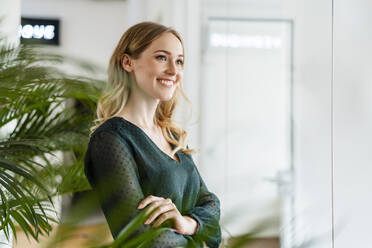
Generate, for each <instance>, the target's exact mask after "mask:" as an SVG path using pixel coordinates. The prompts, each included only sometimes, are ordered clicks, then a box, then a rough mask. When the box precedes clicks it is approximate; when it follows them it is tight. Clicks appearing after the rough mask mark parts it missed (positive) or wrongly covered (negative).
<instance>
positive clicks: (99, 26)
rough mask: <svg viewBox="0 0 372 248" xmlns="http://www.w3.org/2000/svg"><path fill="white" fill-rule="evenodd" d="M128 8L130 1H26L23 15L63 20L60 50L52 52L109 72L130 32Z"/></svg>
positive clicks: (22, 8) (24, 1) (22, 10)
mask: <svg viewBox="0 0 372 248" xmlns="http://www.w3.org/2000/svg"><path fill="white" fill-rule="evenodd" d="M127 5H128V2H126V1H90V0H75V1H72V0H69V1H60V0H50V1H46V0H22V6H21V15H22V16H23V17H40V18H58V19H60V28H61V34H60V46H58V47H50V48H51V49H52V50H53V51H57V52H59V53H62V54H64V55H68V56H73V57H75V58H79V59H83V60H87V61H89V62H91V63H94V64H97V65H99V66H101V67H103V68H106V67H107V64H108V61H109V59H110V56H111V54H112V52H113V50H114V48H115V46H116V44H117V42H118V41H119V39H120V37H121V35H122V33H123V32H124V31H125V30H126V29H127V28H128V26H127V23H128V20H127V18H128V17H127V15H128V8H127Z"/></svg>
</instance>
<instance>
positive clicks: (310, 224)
mask: <svg viewBox="0 0 372 248" xmlns="http://www.w3.org/2000/svg"><path fill="white" fill-rule="evenodd" d="M295 6H296V19H295V44H294V45H295V62H294V76H295V77H294V144H295V146H294V170H295V177H294V186H295V188H294V189H295V216H294V218H295V219H294V221H295V243H296V244H304V243H307V242H310V244H312V245H311V247H327V248H328V247H331V244H332V237H331V231H332V219H331V218H332V209H331V207H332V204H331V197H332V195H331V187H332V181H331V176H332V174H331V162H332V150H331V145H332V144H331V134H332V133H331V124H332V123H331V117H332V113H331V93H332V88H331V80H332V2H331V1H323V0H314V1H311V2H310V1H306V0H304V1H297V2H296V5H295ZM314 13H317V14H316V16H315V15H314Z"/></svg>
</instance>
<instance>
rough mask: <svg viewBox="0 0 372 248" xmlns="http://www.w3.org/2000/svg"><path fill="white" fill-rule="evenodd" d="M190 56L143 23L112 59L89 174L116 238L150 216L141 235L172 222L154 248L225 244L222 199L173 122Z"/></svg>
mask: <svg viewBox="0 0 372 248" xmlns="http://www.w3.org/2000/svg"><path fill="white" fill-rule="evenodd" d="M183 54H184V49H183V44H182V40H181V38H180V36H179V34H178V33H177V32H176V31H175V30H173V29H170V28H167V27H165V26H162V25H160V24H156V23H152V22H143V23H139V24H137V25H134V26H132V27H131V28H129V29H128V30H127V31H126V32H125V33H124V35H123V36H122V37H121V39H120V41H119V44H118V45H117V47H116V49H115V51H114V53H113V55H112V57H111V59H110V64H109V79H108V81H109V84H108V86H109V87H108V89H107V90H106V92H105V93H104V94H103V95H102V97H101V98H100V100H99V102H98V107H97V115H98V119H97V125H96V126H95V127H93V130H94V132H93V134H92V136H91V139H90V142H89V147H88V150H87V153H86V156H85V174H86V176H87V178H88V180H89V182H90V184H91V186H92V188H93V190H94V191H95V192H96V193H97V195H98V198H99V201H100V204H101V207H102V210H103V212H104V214H105V217H106V219H107V222H108V224H109V227H110V229H111V232H112V234H113V236H114V238H116V237H117V235H118V233H119V232H120V230H121V229H122V228H123V227H124V226H125V225H126V224H128V223H129V222H130V220H131V219H132V218H133V217H135V216H136V215H138V213H139V212H140V211H146V213H151V212H152V214H151V215H150V216H149V217H148V219H147V220H146V221H145V223H144V224H143V225H142V226H141V227H140V228H139V230H138V232H137V233H141V232H145V231H146V230H149V228H151V227H158V226H160V225H164V224H165V222H166V221H167V222H169V221H171V223H172V226H171V227H172V228H168V229H167V231H165V232H163V233H161V234H160V235H159V236H158V237H156V238H155V239H154V240H153V242H152V243H151V247H177V246H186V245H188V246H190V245H191V246H196V247H199V246H201V245H202V243H205V244H206V245H207V246H208V247H218V245H219V243H220V242H221V232H220V227H219V217H220V209H219V200H218V198H217V197H216V196H215V195H214V194H212V193H210V192H209V191H208V189H207V187H206V186H205V184H204V182H203V180H202V178H201V177H200V175H199V172H198V171H197V169H196V167H195V164H194V163H193V160H192V158H191V156H190V155H189V154H190V153H191V152H192V150H190V149H189V148H188V147H187V145H186V132H185V131H184V130H183V129H181V128H180V127H178V126H177V125H176V124H175V123H174V122H173V120H172V116H173V113H174V109H175V107H176V105H177V99H178V98H179V96H180V95H183V91H182V75H183V63H184V55H183ZM144 209H145V210H144Z"/></svg>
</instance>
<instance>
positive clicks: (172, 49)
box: [146, 32, 183, 56]
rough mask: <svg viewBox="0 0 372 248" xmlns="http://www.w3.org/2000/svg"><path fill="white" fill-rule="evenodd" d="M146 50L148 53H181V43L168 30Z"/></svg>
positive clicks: (178, 54)
mask: <svg viewBox="0 0 372 248" xmlns="http://www.w3.org/2000/svg"><path fill="white" fill-rule="evenodd" d="M146 50H148V52H150V53H154V52H162V51H166V52H169V53H171V54H172V55H174V56H180V55H183V46H182V43H181V42H180V40H179V39H178V38H177V37H176V36H175V35H174V34H172V33H169V32H168V33H164V34H162V35H160V36H159V37H158V38H157V39H155V40H154V41H153V42H152V43H151V44H150V46H149V47H148V48H147V49H146Z"/></svg>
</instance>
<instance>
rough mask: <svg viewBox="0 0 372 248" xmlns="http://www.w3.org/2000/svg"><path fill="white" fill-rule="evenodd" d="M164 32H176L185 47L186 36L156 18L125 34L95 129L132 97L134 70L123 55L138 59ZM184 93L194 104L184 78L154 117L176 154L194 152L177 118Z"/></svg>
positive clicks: (113, 59)
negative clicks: (125, 66) (128, 68)
mask: <svg viewBox="0 0 372 248" xmlns="http://www.w3.org/2000/svg"><path fill="white" fill-rule="evenodd" d="M164 33H172V34H173V35H174V36H176V37H177V38H178V40H179V41H180V42H181V44H182V47H183V42H182V39H181V37H180V35H179V34H178V32H177V31H175V30H174V29H172V28H169V27H165V26H163V25H161V24H158V23H154V22H141V23H138V24H136V25H134V26H132V27H130V28H129V29H128V30H127V31H126V32H125V33H124V34H123V35H122V37H121V38H120V41H119V43H118V45H117V46H116V48H115V50H114V52H113V54H112V56H111V59H110V62H109V67H108V84H107V88H106V89H105V91H104V92H103V93H102V95H101V97H100V99H99V100H98V104H97V119H96V120H95V121H94V123H95V125H94V126H93V127H92V128H91V133H93V132H94V130H95V129H97V128H98V127H99V126H100V125H101V124H102V123H104V122H105V121H107V120H108V119H110V118H112V117H113V116H116V115H117V114H119V113H121V111H122V110H123V109H124V107H125V105H126V103H127V100H128V99H129V97H130V92H131V85H132V83H133V82H132V79H131V77H130V74H129V73H128V72H127V71H126V70H124V69H123V67H122V59H123V55H124V54H128V55H130V56H131V57H132V58H134V59H137V58H138V57H139V56H140V55H141V53H142V52H143V51H144V50H145V49H146V48H147V47H148V46H149V45H150V44H151V43H152V42H153V41H154V40H156V39H157V38H158V37H160V36H161V35H162V34H164ZM180 95H182V96H183V97H184V99H185V100H186V101H187V102H188V103H189V104H190V105H191V102H190V101H189V99H188V98H187V97H186V95H185V93H184V91H183V89H182V84H181V82H180V84H179V87H177V88H176V90H175V92H174V94H173V96H172V98H171V99H170V100H168V101H162V102H160V103H159V104H158V106H157V109H156V112H155V116H154V119H155V120H154V121H155V123H156V124H158V125H159V126H160V127H161V130H162V132H163V135H164V137H165V139H166V140H167V141H168V142H169V143H170V144H172V145H174V147H175V148H174V149H173V151H172V155H174V154H175V153H176V152H177V151H178V150H182V151H183V152H184V153H186V154H190V153H192V152H194V150H192V149H189V148H188V147H186V141H187V132H186V131H185V130H183V129H182V128H181V127H180V126H179V125H177V124H176V123H175V122H174V121H173V115H174V110H175V108H176V106H177V104H178V102H179V99H180Z"/></svg>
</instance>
